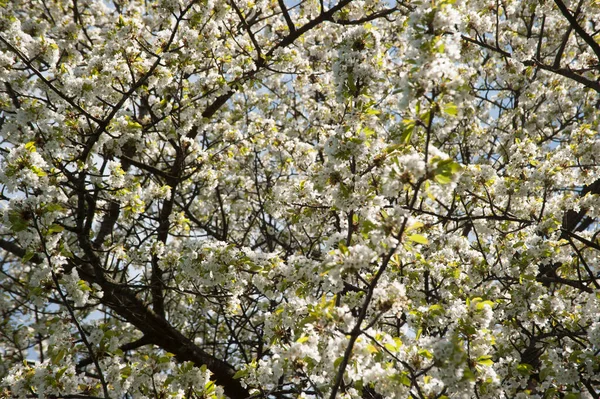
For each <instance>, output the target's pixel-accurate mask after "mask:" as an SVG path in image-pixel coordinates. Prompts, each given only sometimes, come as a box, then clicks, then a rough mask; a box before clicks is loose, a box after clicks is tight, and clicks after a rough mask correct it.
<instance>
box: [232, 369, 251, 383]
mask: <svg viewBox="0 0 600 399" xmlns="http://www.w3.org/2000/svg"><path fill="white" fill-rule="evenodd" d="M247 375H248V370H246V369H241V370H238V371H236V372H235V374H234V375H233V379H234V380H239V379H240V378H242V377H245V376H247Z"/></svg>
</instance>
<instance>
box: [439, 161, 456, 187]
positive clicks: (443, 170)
mask: <svg viewBox="0 0 600 399" xmlns="http://www.w3.org/2000/svg"><path fill="white" fill-rule="evenodd" d="M460 170H461V167H460V165H459V164H458V163H457V162H454V161H453V160H452V159H445V160H442V161H439V162H438V163H437V165H436V167H435V170H434V179H435V181H437V182H438V183H440V184H448V183H451V182H452V177H453V176H454V175H455V174H456V173H458V172H460Z"/></svg>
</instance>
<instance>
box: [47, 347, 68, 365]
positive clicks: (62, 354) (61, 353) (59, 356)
mask: <svg viewBox="0 0 600 399" xmlns="http://www.w3.org/2000/svg"><path fill="white" fill-rule="evenodd" d="M66 354H67V351H66V350H65V349H61V350H59V351H58V352H56V353H55V354H54V356H52V357H51V358H50V360H51V361H52V364H58V363H59V362H60V361H61V360H63V358H64V357H65V355H66Z"/></svg>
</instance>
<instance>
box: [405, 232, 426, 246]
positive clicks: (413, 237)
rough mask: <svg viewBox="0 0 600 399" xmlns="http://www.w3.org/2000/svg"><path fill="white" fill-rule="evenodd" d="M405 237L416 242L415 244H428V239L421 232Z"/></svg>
mask: <svg viewBox="0 0 600 399" xmlns="http://www.w3.org/2000/svg"><path fill="white" fill-rule="evenodd" d="M406 238H408V239H409V240H410V241H413V242H416V243H417V244H423V245H427V244H429V240H428V239H427V238H426V237H425V236H423V235H421V234H411V235H409V236H408V237H406Z"/></svg>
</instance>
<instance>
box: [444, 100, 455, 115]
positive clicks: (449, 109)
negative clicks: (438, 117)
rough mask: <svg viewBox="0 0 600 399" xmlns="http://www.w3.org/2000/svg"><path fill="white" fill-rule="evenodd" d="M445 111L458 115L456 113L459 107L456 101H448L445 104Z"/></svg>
mask: <svg viewBox="0 0 600 399" xmlns="http://www.w3.org/2000/svg"><path fill="white" fill-rule="evenodd" d="M444 113H446V114H448V115H451V116H456V114H458V107H457V106H456V104H454V103H448V104H446V105H444Z"/></svg>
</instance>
